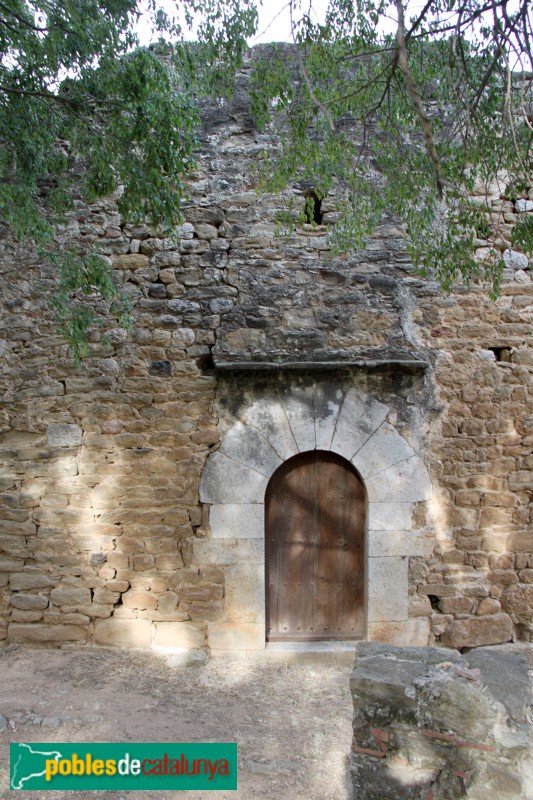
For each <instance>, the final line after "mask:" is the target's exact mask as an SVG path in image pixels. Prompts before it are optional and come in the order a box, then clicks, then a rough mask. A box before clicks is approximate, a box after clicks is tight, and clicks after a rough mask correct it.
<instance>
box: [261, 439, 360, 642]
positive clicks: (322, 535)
mask: <svg viewBox="0 0 533 800" xmlns="http://www.w3.org/2000/svg"><path fill="white" fill-rule="evenodd" d="M364 542H365V490H364V487H363V483H362V481H361V479H360V478H359V475H358V474H357V472H356V470H355V468H354V467H353V466H352V464H350V462H349V461H347V460H346V459H345V458H342V457H341V456H339V455H337V454H336V453H332V452H329V451H321V450H313V451H310V452H304V453H300V454H298V455H296V456H294V457H293V458H290V459H288V460H287V461H285V462H284V463H283V464H282V465H281V466H280V467H279V468H278V469H277V470H276V472H275V473H274V474H273V475H272V478H271V479H270V481H269V484H268V487H267V491H266V497H265V571H266V581H265V583H266V587H265V588H266V636H267V640H269V641H280V640H290V641H294V640H325V639H361V638H363V636H364V629H365V602H364V597H365V567H364V564H365V547H364Z"/></svg>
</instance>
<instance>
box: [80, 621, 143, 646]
mask: <svg viewBox="0 0 533 800" xmlns="http://www.w3.org/2000/svg"><path fill="white" fill-rule="evenodd" d="M151 627H152V626H151V623H150V622H149V621H148V620H146V619H122V618H120V619H119V618H118V617H109V618H108V619H97V620H96V621H95V623H94V641H95V642H96V643H97V644H107V645H113V646H115V647H145V648H147V647H150V640H151Z"/></svg>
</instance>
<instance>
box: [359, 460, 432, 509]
mask: <svg viewBox="0 0 533 800" xmlns="http://www.w3.org/2000/svg"><path fill="white" fill-rule="evenodd" d="M366 490H367V494H368V501H369V503H391V502H397V503H402V502H403V503H405V502H414V501H417V500H428V499H429V498H430V497H431V492H432V489H431V481H430V479H429V474H428V471H427V469H426V467H425V466H424V464H423V463H422V461H421V460H420V459H419V458H418V456H413V457H412V458H409V459H407V460H406V461H401V462H400V463H399V464H396V465H395V466H393V467H389V468H388V469H385V470H383V471H382V472H380V473H379V474H377V475H374V476H372V477H371V478H369V479H368V481H367V482H366Z"/></svg>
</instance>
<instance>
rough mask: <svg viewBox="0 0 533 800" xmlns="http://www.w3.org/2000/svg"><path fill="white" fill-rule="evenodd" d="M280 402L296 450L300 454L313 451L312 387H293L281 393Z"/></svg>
mask: <svg viewBox="0 0 533 800" xmlns="http://www.w3.org/2000/svg"><path fill="white" fill-rule="evenodd" d="M281 402H282V404H283V408H284V410H285V414H286V416H287V419H288V421H289V425H290V428H291V431H292V435H293V437H294V440H295V442H296V444H297V446H298V450H299V451H300V452H301V453H304V452H306V451H307V450H314V449H315V447H316V437H315V426H314V403H315V399H314V386H312V385H311V386H306V387H300V386H294V387H292V388H291V389H290V390H287V391H285V392H282V393H281Z"/></svg>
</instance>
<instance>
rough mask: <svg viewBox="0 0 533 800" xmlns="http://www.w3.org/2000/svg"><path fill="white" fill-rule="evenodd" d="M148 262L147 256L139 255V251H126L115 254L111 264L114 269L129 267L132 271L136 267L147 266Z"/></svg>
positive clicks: (136, 268)
mask: <svg viewBox="0 0 533 800" xmlns="http://www.w3.org/2000/svg"><path fill="white" fill-rule="evenodd" d="M149 263H150V259H149V258H148V256H145V255H141V254H140V253H127V254H125V255H121V256H115V258H114V259H113V266H114V268H115V269H129V270H131V271H132V272H134V271H135V270H138V269H143V268H144V267H147V266H148V265H149Z"/></svg>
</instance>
